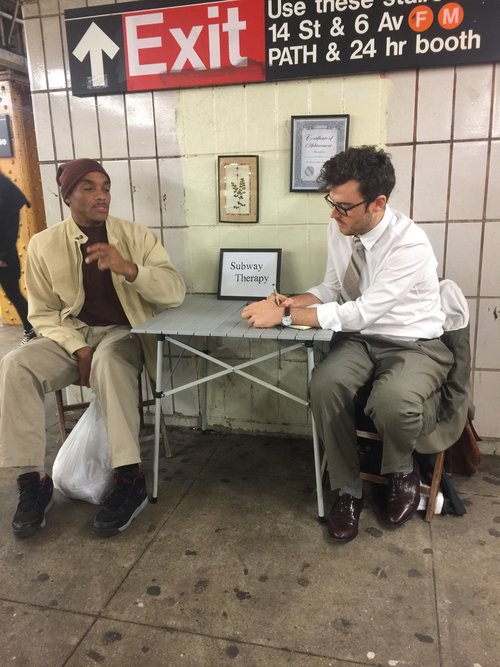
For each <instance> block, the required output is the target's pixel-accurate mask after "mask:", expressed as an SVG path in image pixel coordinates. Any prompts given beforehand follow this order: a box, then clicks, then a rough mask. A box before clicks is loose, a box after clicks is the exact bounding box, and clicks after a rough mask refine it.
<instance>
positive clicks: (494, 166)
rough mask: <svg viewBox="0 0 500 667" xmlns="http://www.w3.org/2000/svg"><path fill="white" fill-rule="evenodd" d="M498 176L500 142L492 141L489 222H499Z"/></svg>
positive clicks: (487, 209)
mask: <svg viewBox="0 0 500 667" xmlns="http://www.w3.org/2000/svg"><path fill="white" fill-rule="evenodd" d="M499 85H500V81H499ZM498 174H500V141H492V142H491V149H490V173H489V178H488V198H487V202H486V217H487V218H488V219H490V220H491V219H497V220H500V188H499V187H498Z"/></svg>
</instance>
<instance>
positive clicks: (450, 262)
mask: <svg viewBox="0 0 500 667" xmlns="http://www.w3.org/2000/svg"><path fill="white" fill-rule="evenodd" d="M481 231H482V224H481V223H480V222H464V223H461V222H455V223H453V222H452V223H450V224H449V225H448V239H447V243H446V269H445V275H446V278H451V279H452V280H454V281H455V282H456V283H458V285H460V287H461V288H462V291H463V292H464V294H466V295H467V296H475V295H476V294H477V288H478V279H479V257H480V252H481Z"/></svg>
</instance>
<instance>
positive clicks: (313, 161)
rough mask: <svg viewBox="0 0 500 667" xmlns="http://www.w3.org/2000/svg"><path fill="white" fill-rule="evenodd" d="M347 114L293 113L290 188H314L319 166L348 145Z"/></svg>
mask: <svg viewBox="0 0 500 667" xmlns="http://www.w3.org/2000/svg"><path fill="white" fill-rule="evenodd" d="M348 137H349V115H348V114H341V115H340V114H337V115H333V116H327V115H325V116H292V146H291V159H290V191H291V192H317V191H318V180H317V179H318V176H319V173H320V171H321V167H322V166H323V165H324V164H325V162H326V161H327V160H329V159H330V158H331V157H333V156H334V155H337V153H340V152H341V151H344V150H345V149H346V148H347V142H348Z"/></svg>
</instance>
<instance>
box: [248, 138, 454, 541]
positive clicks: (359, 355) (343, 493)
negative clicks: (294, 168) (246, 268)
mask: <svg viewBox="0 0 500 667" xmlns="http://www.w3.org/2000/svg"><path fill="white" fill-rule="evenodd" d="M395 182H396V181H395V174H394V168H393V165H392V163H391V160H390V156H389V155H388V154H387V153H385V152H384V151H383V150H376V149H375V148H374V147H368V146H364V147H360V148H350V149H348V150H347V151H344V152H343V153H340V154H338V155H336V156H335V157H333V158H332V159H330V160H328V161H327V162H326V163H325V165H324V166H323V169H322V171H321V174H320V184H321V186H322V188H323V189H324V191H325V192H327V193H328V194H327V195H326V197H325V199H326V202H327V204H328V205H329V206H330V207H331V217H332V221H331V222H330V225H329V228H328V240H327V243H328V260H327V266H326V272H325V276H324V279H323V282H322V283H321V284H320V285H318V286H317V287H313V288H311V289H310V290H309V291H308V292H306V293H305V294H301V295H297V296H293V297H289V298H287V297H285V296H283V295H279V302H280V305H277V304H276V302H275V298H274V296H273V295H270V297H269V298H268V299H267V300H264V301H259V302H256V303H253V304H250V305H249V306H247V307H246V308H245V309H244V310H243V317H245V318H247V319H248V320H249V322H250V323H251V324H252V325H253V326H255V327H271V326H275V325H277V324H280V323H283V324H284V325H290V324H292V323H293V324H301V325H310V326H313V327H322V328H324V329H327V328H328V329H332V330H333V331H334V332H336V333H335V335H334V338H333V340H332V345H331V349H330V352H329V354H328V356H327V358H326V359H325V360H324V361H323V362H322V363H321V364H320V365H319V366H318V368H317V369H316V371H315V373H314V375H313V378H312V381H311V386H310V398H311V408H312V411H313V414H314V418H315V422H316V425H317V428H318V433H319V436H320V438H321V440H322V442H323V445H324V447H325V452H326V456H327V461H328V470H329V475H330V483H331V487H332V489H338V490H339V492H338V495H337V499H336V501H335V503H334V506H333V508H332V510H331V511H330V513H329V515H328V531H329V534H330V535H331V536H332V537H333V538H334V539H337V540H340V541H348V540H351V539H353V538H354V537H356V535H357V533H358V523H359V516H360V513H361V510H362V508H363V488H362V481H361V478H360V467H359V454H358V450H357V438H356V428H355V396H356V394H357V392H358V390H359V389H360V388H361V387H363V386H365V385H366V384H367V383H368V382H370V381H371V382H372V388H371V392H370V395H369V398H368V402H367V404H366V407H365V412H366V414H367V415H368V416H369V417H370V418H371V419H372V421H373V422H374V424H375V426H376V429H377V431H378V432H379V433H380V434H381V435H382V436H383V455H382V466H381V472H382V474H384V475H386V476H387V478H388V491H387V506H386V515H387V519H388V521H389V523H390V524H391V525H392V526H399V525H401V524H403V523H404V522H405V521H407V520H408V519H410V518H411V517H412V516H413V514H414V513H415V512H416V510H417V507H418V504H419V500H420V477H419V471H418V466H417V465H416V463H415V462H414V460H413V451H414V449H415V444H416V441H417V437H418V436H419V434H420V432H421V430H422V418H423V406H424V402H425V400H426V399H427V398H428V397H429V396H431V395H432V394H433V393H434V392H435V391H436V390H437V389H438V388H439V387H440V386H441V385H442V384H443V382H444V381H445V380H446V377H447V375H448V371H449V369H450V367H451V365H452V363H453V355H452V353H451V352H450V350H449V349H448V348H447V347H446V345H445V344H444V343H443V342H442V341H441V340H439V337H440V336H441V334H442V333H443V322H444V320H445V316H444V313H443V311H442V308H441V302H440V296H439V282H438V275H437V260H436V258H435V256H434V252H433V250H432V247H431V244H430V242H429V240H428V238H427V236H426V235H425V233H424V232H423V231H422V230H421V229H420V228H419V227H417V225H416V224H415V223H414V222H413V221H412V220H410V219H409V218H408V217H406V216H405V215H403V214H402V213H399V212H398V211H394V210H392V209H391V208H390V207H389V206H388V204H387V200H388V199H389V196H390V194H391V192H392V190H393V188H394V185H395Z"/></svg>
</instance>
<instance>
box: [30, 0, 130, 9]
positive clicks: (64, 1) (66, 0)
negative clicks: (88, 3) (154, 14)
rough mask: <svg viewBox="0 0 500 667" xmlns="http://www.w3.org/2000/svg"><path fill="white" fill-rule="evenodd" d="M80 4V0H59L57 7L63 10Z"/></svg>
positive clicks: (76, 7) (75, 7) (74, 7)
mask: <svg viewBox="0 0 500 667" xmlns="http://www.w3.org/2000/svg"><path fill="white" fill-rule="evenodd" d="M42 2H43V0H42ZM127 2H128V0H127ZM82 4H83V3H82V0H59V7H60V10H61V12H64V10H65V9H80V8H81V7H82Z"/></svg>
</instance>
